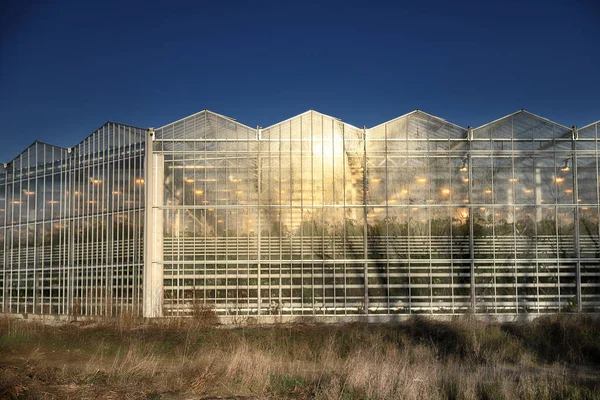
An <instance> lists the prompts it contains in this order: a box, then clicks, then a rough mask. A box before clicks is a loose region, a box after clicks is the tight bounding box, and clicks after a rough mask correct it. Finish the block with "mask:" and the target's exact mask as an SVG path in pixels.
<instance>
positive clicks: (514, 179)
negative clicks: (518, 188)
mask: <svg viewBox="0 0 600 400" xmlns="http://www.w3.org/2000/svg"><path fill="white" fill-rule="evenodd" d="M508 181H509V182H519V178H509V179H508Z"/></svg>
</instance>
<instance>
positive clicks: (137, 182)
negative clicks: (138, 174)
mask: <svg viewBox="0 0 600 400" xmlns="http://www.w3.org/2000/svg"><path fill="white" fill-rule="evenodd" d="M144 182H145V181H144V178H136V179H135V183H136V184H138V185H143V184H144Z"/></svg>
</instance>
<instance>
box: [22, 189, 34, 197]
mask: <svg viewBox="0 0 600 400" xmlns="http://www.w3.org/2000/svg"><path fill="white" fill-rule="evenodd" d="M23 193H25V194H26V195H27V196H31V195H33V194H35V192H30V191H27V190H24V191H23Z"/></svg>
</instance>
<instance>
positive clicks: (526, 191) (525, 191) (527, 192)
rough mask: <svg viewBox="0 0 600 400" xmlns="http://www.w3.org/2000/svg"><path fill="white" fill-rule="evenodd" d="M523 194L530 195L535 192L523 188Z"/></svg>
mask: <svg viewBox="0 0 600 400" xmlns="http://www.w3.org/2000/svg"><path fill="white" fill-rule="evenodd" d="M523 192H524V193H526V194H530V193H533V190H532V189H527V188H523Z"/></svg>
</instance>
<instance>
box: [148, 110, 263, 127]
mask: <svg viewBox="0 0 600 400" xmlns="http://www.w3.org/2000/svg"><path fill="white" fill-rule="evenodd" d="M201 114H211V115H214V116H217V117H221V118H225V119H227V120H229V121H231V122H233V123H235V124H237V125H240V126H243V127H245V128H248V129H256V128H252V127H250V126H248V125H246V124H243V123H241V122H239V121H238V120H237V119H235V118H233V117H228V116H227V115H224V114H219V113H216V112H214V111H211V110H208V109H206V108H205V109H204V110H201V111H198V112H196V113H193V114H190V115H187V116H185V117H183V118H179V119H178V120H175V121H172V122H169V123H167V124H164V125H161V126H159V127H158V128H154V130H157V129H163V128H165V127H167V126H169V125H174V124H176V123H178V122H181V121H184V120H186V119H188V118H192V117H195V116H197V115H201Z"/></svg>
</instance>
